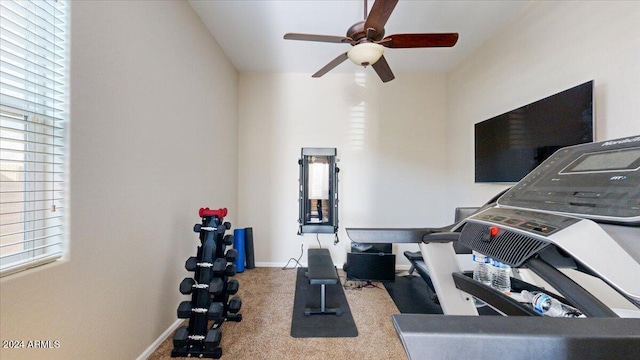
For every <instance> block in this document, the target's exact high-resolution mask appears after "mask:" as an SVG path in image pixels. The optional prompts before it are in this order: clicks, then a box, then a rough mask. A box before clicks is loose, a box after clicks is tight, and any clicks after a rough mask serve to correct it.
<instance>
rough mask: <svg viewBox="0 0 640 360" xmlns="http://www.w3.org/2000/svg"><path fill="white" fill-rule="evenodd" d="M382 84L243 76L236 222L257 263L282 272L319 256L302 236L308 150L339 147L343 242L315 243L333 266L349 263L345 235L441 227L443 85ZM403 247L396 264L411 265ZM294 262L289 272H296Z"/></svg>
mask: <svg viewBox="0 0 640 360" xmlns="http://www.w3.org/2000/svg"><path fill="white" fill-rule="evenodd" d="M396 75H397V76H396V79H395V80H394V81H392V82H390V83H387V84H382V83H381V82H380V80H379V79H378V78H377V77H376V75H375V73H374V72H373V71H372V69H366V70H365V72H364V73H357V74H327V75H325V76H324V77H322V78H321V79H313V78H311V76H310V75H309V74H250V73H246V74H244V73H243V74H241V75H240V151H239V179H238V181H239V189H238V190H239V199H238V214H239V215H238V220H239V224H241V225H242V226H251V227H253V232H254V243H255V256H256V262H257V263H258V264H271V265H275V264H279V265H282V264H284V263H286V262H287V260H289V259H290V258H296V259H297V258H298V257H299V256H300V244H301V243H304V244H305V253H304V256H303V258H302V262H303V263H306V249H307V248H308V247H310V246H311V247H317V246H318V244H317V241H316V237H315V235H309V234H307V235H305V236H304V237H300V236H297V235H296V232H297V230H298V223H297V219H298V201H297V196H298V192H297V189H298V171H299V170H298V164H297V160H298V158H300V149H301V148H302V147H335V148H337V149H338V158H339V159H340V162H339V163H338V166H339V168H340V174H339V177H340V183H339V184H340V185H339V191H340V205H339V211H340V231H339V237H340V240H341V242H340V243H339V244H338V245H337V246H333V236H331V235H327V234H321V235H320V236H319V238H320V240H321V242H322V245H323V247H328V248H329V249H330V250H331V252H332V258H333V260H334V262H335V263H336V264H342V263H343V262H344V261H345V260H346V252H347V250H348V249H350V241H349V239H348V237H347V236H346V233H345V231H344V229H345V228H346V227H424V226H429V225H431V226H442V225H446V224H447V223H449V222H451V221H452V220H453V208H450V209H449V208H443V207H442V206H441V204H443V203H445V202H446V199H445V194H446V192H447V190H446V189H447V188H448V184H447V178H446V171H447V170H446V168H447V166H446V162H445V157H444V149H443V148H444V146H445V144H446V143H445V135H446V133H445V129H446V118H445V96H444V88H445V79H444V76H427V75H421V76H415V75H407V74H396ZM405 248H410V249H412V250H417V249H418V247H417V246H415V245H412V246H409V247H402V246H401V247H399V248H398V249H397V251H396V253H397V254H400V255H399V256H398V261H399V262H404V263H405V264H408V263H407V262H406V260H405V259H404V256H402V255H401V254H402V250H403V249H405ZM292 264H293V263H291V264H290V265H292Z"/></svg>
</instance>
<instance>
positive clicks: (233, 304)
mask: <svg viewBox="0 0 640 360" xmlns="http://www.w3.org/2000/svg"><path fill="white" fill-rule="evenodd" d="M241 307H242V299H241V298H240V296H234V297H233V298H231V300H229V308H228V310H229V312H230V313H232V314H235V313H237V312H238V311H240V308H241Z"/></svg>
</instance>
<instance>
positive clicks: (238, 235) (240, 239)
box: [233, 229, 245, 273]
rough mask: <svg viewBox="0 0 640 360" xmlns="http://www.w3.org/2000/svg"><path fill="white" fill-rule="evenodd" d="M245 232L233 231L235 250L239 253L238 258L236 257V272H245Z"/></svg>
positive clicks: (241, 230) (242, 230)
mask: <svg viewBox="0 0 640 360" xmlns="http://www.w3.org/2000/svg"><path fill="white" fill-rule="evenodd" d="M244 235H245V231H244V229H235V230H233V248H234V249H236V251H238V256H236V261H235V265H236V272H239V273H241V272H244V239H245V236H244Z"/></svg>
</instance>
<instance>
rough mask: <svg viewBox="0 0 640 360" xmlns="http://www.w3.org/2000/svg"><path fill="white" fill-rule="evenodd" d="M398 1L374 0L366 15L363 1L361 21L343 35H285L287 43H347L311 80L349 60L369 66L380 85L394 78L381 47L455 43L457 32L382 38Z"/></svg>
mask: <svg viewBox="0 0 640 360" xmlns="http://www.w3.org/2000/svg"><path fill="white" fill-rule="evenodd" d="M397 3H398V0H376V2H375V3H374V4H373V7H372V8H371V12H370V13H369V15H368V16H367V0H364V20H363V21H359V22H357V23H355V24H353V25H352V26H351V27H350V28H349V30H347V35H346V36H333V35H318V34H300V33H287V34H285V35H284V38H285V39H287V40H304V41H319V42H329V43H347V44H351V46H353V47H352V48H351V49H350V50H349V51H347V52H345V53H343V54H340V55H338V57H336V58H335V59H333V60H332V61H330V62H329V63H328V64H327V65H325V66H324V67H323V68H322V69H320V70H318V71H317V72H316V73H315V74H313V75H312V77H321V76H322V75H324V74H326V73H327V72H329V71H330V70H331V69H333V68H335V67H336V66H338V65H340V64H341V63H342V62H343V61H345V60H347V59H351V61H353V62H354V63H355V64H357V65H361V66H365V67H366V66H367V65H371V66H372V67H373V69H374V70H375V71H376V73H377V74H378V76H379V77H380V79H381V80H382V81H383V82H388V81H391V80H393V79H395V76H394V75H393V72H392V71H391V68H390V67H389V64H388V63H387V60H386V59H385V58H384V55H383V52H384V48H385V47H386V48H391V49H398V48H424V47H451V46H454V45H455V44H456V42H457V41H458V33H438V34H394V35H389V36H387V37H384V25H385V24H386V23H387V20H389V16H391V13H392V12H393V9H394V8H395V6H396V4H397Z"/></svg>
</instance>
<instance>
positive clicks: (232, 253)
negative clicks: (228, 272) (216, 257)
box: [224, 249, 238, 262]
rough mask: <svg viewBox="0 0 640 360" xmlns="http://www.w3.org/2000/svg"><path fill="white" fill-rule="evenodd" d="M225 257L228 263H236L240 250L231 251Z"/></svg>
mask: <svg viewBox="0 0 640 360" xmlns="http://www.w3.org/2000/svg"><path fill="white" fill-rule="evenodd" d="M224 257H225V259H227V261H228V262H234V261H236V258H237V257H238V250H236V249H229V250H227V252H226V253H225V254H224Z"/></svg>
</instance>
